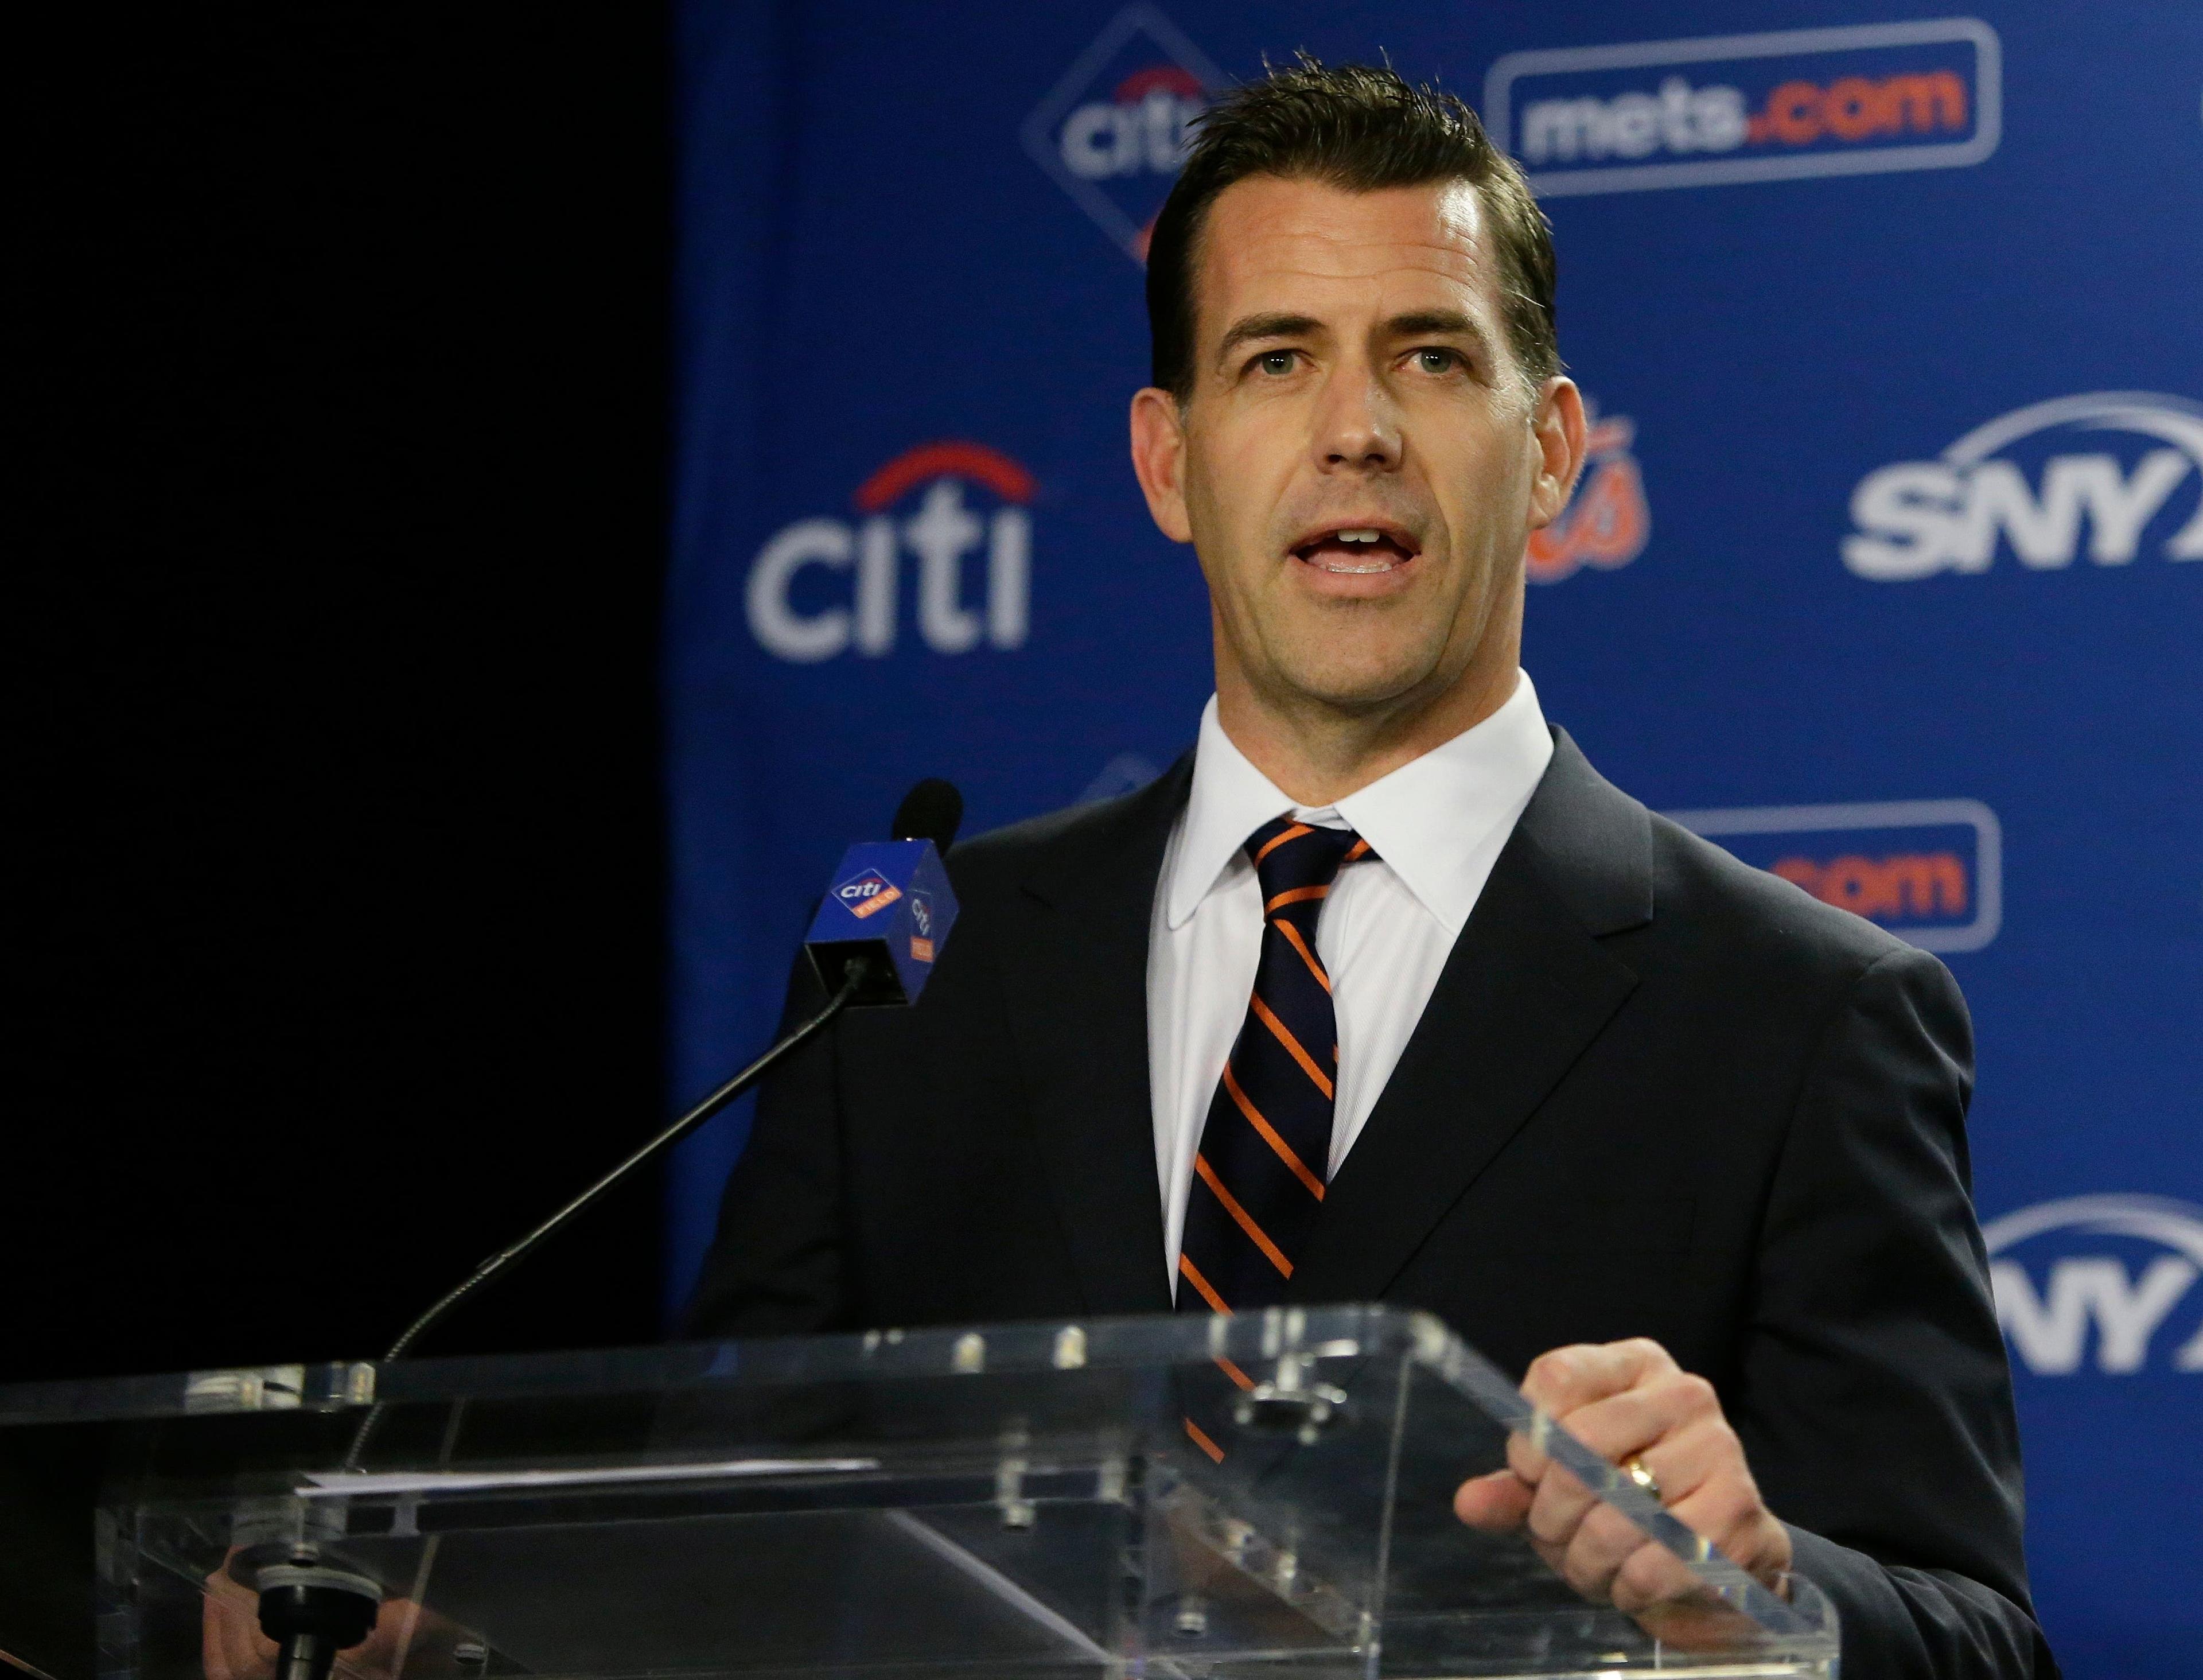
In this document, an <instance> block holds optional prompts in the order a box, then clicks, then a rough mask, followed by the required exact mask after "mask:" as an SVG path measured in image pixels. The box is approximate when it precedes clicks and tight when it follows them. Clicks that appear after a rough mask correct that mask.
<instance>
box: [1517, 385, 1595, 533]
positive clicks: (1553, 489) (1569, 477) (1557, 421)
mask: <svg viewBox="0 0 2203 1680" xmlns="http://www.w3.org/2000/svg"><path fill="white" fill-rule="evenodd" d="M1530 429H1531V431H1532V432H1533V435H1535V436H1536V438H1537V442H1538V453H1539V466H1538V476H1537V479H1536V482H1533V484H1532V485H1531V487H1530V529H1532V530H1533V531H1534V530H1542V529H1544V527H1545V526H1547V525H1550V524H1552V523H1553V521H1554V520H1556V519H1557V518H1560V517H1561V514H1562V511H1563V510H1564V509H1565V508H1566V507H1567V506H1568V497H1569V496H1570V495H1572V494H1574V491H1575V488H1576V475H1577V474H1578V473H1580V472H1581V471H1582V470H1583V463H1584V407H1583V393H1581V392H1580V391H1579V390H1577V389H1576V382H1575V381H1574V380H1573V379H1568V378H1564V377H1562V376H1560V375H1557V374H1556V375H1555V376H1553V377H1552V378H1550V379H1549V380H1547V381H1546V382H1545V384H1544V389H1543V390H1541V391H1540V392H1539V393H1538V411H1537V413H1536V414H1535V415H1533V417H1531V421H1530Z"/></svg>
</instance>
